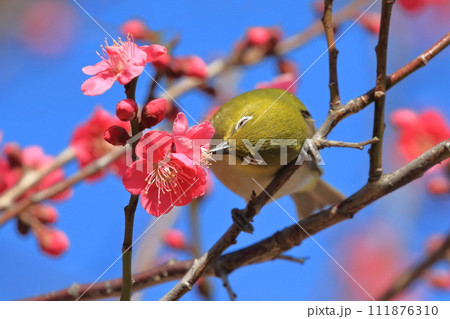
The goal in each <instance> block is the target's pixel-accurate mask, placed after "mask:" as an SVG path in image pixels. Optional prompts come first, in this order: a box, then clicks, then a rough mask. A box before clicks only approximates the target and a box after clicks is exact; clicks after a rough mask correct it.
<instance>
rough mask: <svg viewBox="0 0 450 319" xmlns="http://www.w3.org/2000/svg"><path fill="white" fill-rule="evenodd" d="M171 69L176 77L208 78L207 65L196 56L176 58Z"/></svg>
mask: <svg viewBox="0 0 450 319" xmlns="http://www.w3.org/2000/svg"><path fill="white" fill-rule="evenodd" d="M171 68H172V71H173V73H175V74H176V75H185V76H193V77H196V78H200V79H205V78H206V77H207V76H208V67H207V66H206V63H205V62H204V61H203V60H202V59H201V58H200V57H198V56H195V55H193V56H189V57H184V58H174V59H173V63H172V66H171Z"/></svg>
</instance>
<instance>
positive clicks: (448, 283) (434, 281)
mask: <svg viewBox="0 0 450 319" xmlns="http://www.w3.org/2000/svg"><path fill="white" fill-rule="evenodd" d="M426 279H427V281H428V283H429V284H430V285H432V286H433V287H435V288H439V289H443V290H450V272H449V271H448V270H443V269H439V270H435V271H433V272H431V273H429V274H428V275H427V277H426Z"/></svg>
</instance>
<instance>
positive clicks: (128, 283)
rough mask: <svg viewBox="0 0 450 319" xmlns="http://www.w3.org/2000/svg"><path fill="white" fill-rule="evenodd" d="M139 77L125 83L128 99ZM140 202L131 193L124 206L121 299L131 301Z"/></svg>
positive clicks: (134, 126)
mask: <svg viewBox="0 0 450 319" xmlns="http://www.w3.org/2000/svg"><path fill="white" fill-rule="evenodd" d="M137 81H138V77H135V78H134V79H133V80H131V82H130V83H128V84H126V85H125V94H126V96H127V98H128V99H132V100H135V99H136V96H135V93H136V85H137ZM130 124H131V134H132V136H137V135H138V134H139V133H140V132H141V129H140V125H139V120H138V119H137V118H135V119H133V120H131V121H130ZM138 141H139V139H136V140H135V141H134V142H133V143H132V145H131V159H132V161H133V162H134V161H136V159H137V156H136V152H135V150H136V145H137V143H138ZM138 202H139V195H132V194H131V195H130V200H129V201H128V205H127V206H125V207H124V209H123V210H124V213H125V231H124V235H123V244H122V278H123V281H122V292H121V294H120V300H121V301H130V299H131V287H132V286H133V278H132V274H131V261H132V256H133V251H132V248H133V247H132V246H133V228H134V213H135V212H136V208H137V204H138Z"/></svg>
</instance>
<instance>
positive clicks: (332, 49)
mask: <svg viewBox="0 0 450 319" xmlns="http://www.w3.org/2000/svg"><path fill="white" fill-rule="evenodd" d="M324 1H325V7H324V11H323V17H322V23H323V28H324V30H325V36H326V38H327V45H328V61H329V62H328V63H329V65H330V68H329V69H330V81H329V83H328V86H329V87H330V108H332V109H333V108H337V107H341V98H340V96H339V84H338V75H337V56H338V53H339V51H338V50H337V49H336V42H335V40H334V25H333V0H324Z"/></svg>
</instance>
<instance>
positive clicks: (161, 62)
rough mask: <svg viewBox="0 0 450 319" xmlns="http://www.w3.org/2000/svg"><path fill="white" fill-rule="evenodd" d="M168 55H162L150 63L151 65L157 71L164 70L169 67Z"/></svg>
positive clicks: (169, 59)
mask: <svg viewBox="0 0 450 319" xmlns="http://www.w3.org/2000/svg"><path fill="white" fill-rule="evenodd" d="M170 61H171V58H170V54H168V53H166V54H163V55H161V56H159V57H157V58H156V59H154V60H153V61H152V65H153V66H154V67H155V69H157V70H159V71H164V70H166V69H167V68H168V67H169V65H170Z"/></svg>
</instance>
